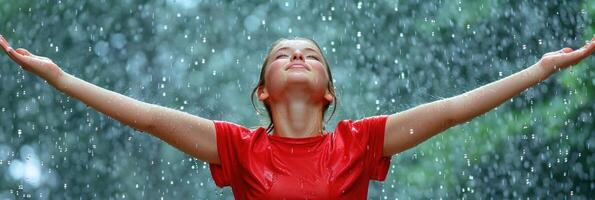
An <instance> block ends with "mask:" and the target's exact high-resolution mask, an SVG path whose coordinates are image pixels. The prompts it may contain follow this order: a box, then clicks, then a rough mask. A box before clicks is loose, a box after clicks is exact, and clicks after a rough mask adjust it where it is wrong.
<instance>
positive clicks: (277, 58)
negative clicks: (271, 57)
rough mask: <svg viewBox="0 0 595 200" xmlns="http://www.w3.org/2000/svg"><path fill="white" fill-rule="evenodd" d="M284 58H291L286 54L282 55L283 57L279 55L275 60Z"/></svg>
mask: <svg viewBox="0 0 595 200" xmlns="http://www.w3.org/2000/svg"><path fill="white" fill-rule="evenodd" d="M284 57H289V56H287V55H285V54H281V55H278V56H277V57H276V58H275V59H279V58H284Z"/></svg>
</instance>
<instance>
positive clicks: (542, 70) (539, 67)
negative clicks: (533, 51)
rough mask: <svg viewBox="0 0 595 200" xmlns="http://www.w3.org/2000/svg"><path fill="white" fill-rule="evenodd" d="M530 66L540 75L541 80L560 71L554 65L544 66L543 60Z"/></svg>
mask: <svg viewBox="0 0 595 200" xmlns="http://www.w3.org/2000/svg"><path fill="white" fill-rule="evenodd" d="M529 68H530V69H531V71H533V72H534V73H533V74H535V75H536V76H537V77H538V79H539V81H542V80H545V79H547V78H548V77H550V76H551V75H552V74H554V73H556V71H558V70H557V69H554V67H551V66H544V65H543V64H542V63H541V62H537V63H535V64H534V65H532V66H531V67H529Z"/></svg>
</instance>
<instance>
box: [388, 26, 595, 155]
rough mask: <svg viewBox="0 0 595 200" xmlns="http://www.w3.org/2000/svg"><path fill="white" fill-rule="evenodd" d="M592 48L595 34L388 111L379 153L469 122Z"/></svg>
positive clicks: (406, 146)
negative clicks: (499, 75)
mask: <svg viewBox="0 0 595 200" xmlns="http://www.w3.org/2000/svg"><path fill="white" fill-rule="evenodd" d="M593 51H595V37H594V38H593V39H592V41H591V42H589V43H587V45H585V46H584V47H582V48H581V49H578V50H576V51H573V50H572V49H570V48H564V49H562V50H559V51H556V52H550V53H546V54H545V55H543V57H542V58H541V59H540V60H539V62H537V63H536V64H534V65H532V66H530V67H528V68H526V69H524V70H522V71H520V72H517V73H515V74H512V75H510V76H508V77H505V78H503V79H500V80H498V81H495V82H492V83H489V84H487V85H484V86H482V87H479V88H476V89H474V90H471V91H469V92H466V93H464V94H461V95H458V96H454V97H451V98H447V99H442V100H438V101H435V102H431V103H426V104H422V105H420V106H417V107H414V108H412V109H409V110H406V111H403V112H399V113H396V114H392V115H390V116H389V117H388V119H387V123H386V129H385V137H384V138H385V139H384V147H383V155H384V156H391V155H394V154H396V153H399V152H402V151H404V150H407V149H409V148H411V147H414V146H416V145H417V144H419V143H421V142H423V141H425V140H427V139H429V138H431V137H432V136H434V135H436V134H438V133H440V132H442V131H444V130H446V129H448V128H450V127H453V126H455V125H457V124H460V123H463V122H466V121H469V120H471V119H473V118H475V117H477V116H479V115H482V114H483V113H486V112H488V111H490V110H491V109H493V108H495V107H497V106H498V105H500V104H502V103H503V102H505V101H506V100H508V99H510V98H512V97H514V96H516V95H518V94H519V93H521V92H522V91H524V90H525V89H527V88H529V87H532V86H534V85H535V84H537V83H539V82H541V81H543V80H545V79H546V78H547V77H549V76H550V75H552V74H553V73H555V72H556V71H558V69H564V68H566V67H569V66H571V65H574V64H576V63H578V62H580V61H581V60H582V59H584V58H586V57H588V56H589V55H591V54H592V53H593Z"/></svg>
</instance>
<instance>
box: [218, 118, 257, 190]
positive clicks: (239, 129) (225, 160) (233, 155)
mask: <svg viewBox="0 0 595 200" xmlns="http://www.w3.org/2000/svg"><path fill="white" fill-rule="evenodd" d="M213 122H214V123H215V131H216V138H217V139H216V140H217V153H218V155H219V160H220V162H221V163H220V164H215V163H209V169H210V170H211V176H212V177H213V180H214V181H215V184H216V185H217V186H218V187H221V188H222V187H225V186H229V185H231V182H232V177H234V176H233V175H234V174H235V172H237V171H238V169H237V167H238V164H237V163H238V162H239V161H238V153H237V152H238V149H237V148H238V142H240V138H241V137H242V135H243V133H249V132H250V131H249V130H248V129H247V128H245V127H243V126H240V125H237V124H234V123H231V122H226V121H217V120H213Z"/></svg>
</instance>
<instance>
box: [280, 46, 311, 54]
mask: <svg viewBox="0 0 595 200" xmlns="http://www.w3.org/2000/svg"><path fill="white" fill-rule="evenodd" d="M287 49H290V48H289V47H281V48H279V49H277V50H276V51H275V52H274V53H277V52H279V51H282V50H287ZM304 51H313V52H314V53H317V54H320V53H318V51H316V50H314V49H312V48H310V47H306V48H304Z"/></svg>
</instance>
